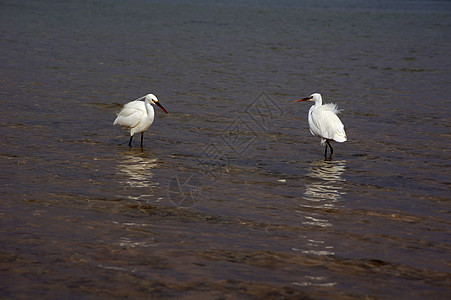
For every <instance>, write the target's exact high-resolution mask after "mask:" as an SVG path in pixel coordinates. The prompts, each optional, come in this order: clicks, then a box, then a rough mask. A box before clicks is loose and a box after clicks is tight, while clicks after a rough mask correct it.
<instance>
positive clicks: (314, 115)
mask: <svg viewBox="0 0 451 300" xmlns="http://www.w3.org/2000/svg"><path fill="white" fill-rule="evenodd" d="M300 101H314V102H315V104H314V105H313V106H312V107H310V110H309V112H308V124H309V126H310V132H311V133H312V134H313V135H316V136H318V137H320V138H321V145H324V143H326V150H325V152H324V157H325V158H326V159H327V158H328V157H327V146H328V145H329V148H330V156H329V159H331V158H332V154H333V153H334V149H333V148H332V146H331V145H330V143H329V141H330V140H334V141H336V142H339V143H343V142H346V140H347V137H346V133H345V129H344V125H343V123H341V121H340V119H339V118H338V117H337V114H338V113H339V112H340V111H339V110H338V108H337V105H336V104H333V103H328V104H323V98H322V97H321V94H318V93H314V94H312V95H310V97H307V98H303V99H299V100H296V102H300Z"/></svg>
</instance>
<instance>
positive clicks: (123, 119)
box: [113, 102, 145, 128]
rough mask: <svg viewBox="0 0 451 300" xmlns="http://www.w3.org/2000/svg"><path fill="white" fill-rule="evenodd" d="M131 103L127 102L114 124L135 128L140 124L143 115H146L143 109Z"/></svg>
mask: <svg viewBox="0 0 451 300" xmlns="http://www.w3.org/2000/svg"><path fill="white" fill-rule="evenodd" d="M131 103H133V102H131ZM131 103H127V104H126V105H125V106H124V108H123V109H122V110H121V111H120V112H119V113H118V115H117V118H116V120H114V123H113V125H116V124H117V125H121V126H124V127H130V128H133V127H135V126H137V125H138V124H139V122H140V121H141V119H142V118H143V117H145V113H144V111H143V110H142V109H139V108H136V107H134V106H133V105H129V104H131Z"/></svg>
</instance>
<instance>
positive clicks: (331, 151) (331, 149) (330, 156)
mask: <svg viewBox="0 0 451 300" xmlns="http://www.w3.org/2000/svg"><path fill="white" fill-rule="evenodd" d="M326 143H327V145H329V148H330V155H329V159H332V154H334V148H332V146H331V145H330V143H329V140H326ZM327 145H326V153H327ZM325 156H326V155H325ZM326 158H327V156H326Z"/></svg>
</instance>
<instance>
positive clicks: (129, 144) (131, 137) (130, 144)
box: [128, 135, 133, 148]
mask: <svg viewBox="0 0 451 300" xmlns="http://www.w3.org/2000/svg"><path fill="white" fill-rule="evenodd" d="M132 139H133V135H131V136H130V140H129V141H128V146H129V147H130V148H131V147H132Z"/></svg>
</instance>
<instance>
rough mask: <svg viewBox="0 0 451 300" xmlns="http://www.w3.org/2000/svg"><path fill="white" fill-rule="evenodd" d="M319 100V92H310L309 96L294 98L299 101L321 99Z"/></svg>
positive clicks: (316, 100)
mask: <svg viewBox="0 0 451 300" xmlns="http://www.w3.org/2000/svg"><path fill="white" fill-rule="evenodd" d="M321 100H322V98H321V94H320V93H314V94H311V95H310V96H309V97H305V98H302V99H299V100H296V102H301V101H315V102H318V101H321Z"/></svg>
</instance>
